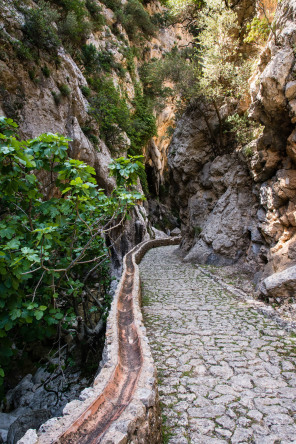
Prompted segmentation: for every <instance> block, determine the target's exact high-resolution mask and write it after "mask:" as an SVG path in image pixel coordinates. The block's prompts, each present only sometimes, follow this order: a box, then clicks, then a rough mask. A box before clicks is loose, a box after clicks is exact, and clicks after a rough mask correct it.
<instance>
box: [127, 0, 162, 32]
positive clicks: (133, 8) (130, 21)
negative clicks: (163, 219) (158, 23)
mask: <svg viewBox="0 0 296 444" xmlns="http://www.w3.org/2000/svg"><path fill="white" fill-rule="evenodd" d="M120 21H121V22H122V25H123V27H124V28H125V30H126V32H127V34H128V36H129V37H130V38H131V39H135V38H136V37H137V32H138V31H142V33H143V34H144V36H145V37H146V38H149V37H152V36H154V35H155V32H156V28H155V25H154V24H153V22H152V20H151V17H150V15H149V14H148V12H147V11H146V10H145V9H144V7H143V5H142V4H141V3H140V2H139V1H138V0H128V2H127V3H126V5H125V8H124V11H123V16H121V20H120Z"/></svg>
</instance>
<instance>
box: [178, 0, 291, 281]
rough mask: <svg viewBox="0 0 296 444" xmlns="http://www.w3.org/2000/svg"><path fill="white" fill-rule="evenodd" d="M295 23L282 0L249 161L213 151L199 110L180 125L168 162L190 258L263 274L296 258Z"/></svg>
mask: <svg viewBox="0 0 296 444" xmlns="http://www.w3.org/2000/svg"><path fill="white" fill-rule="evenodd" d="M295 23H296V2H295V1H283V2H281V3H280V5H279V7H278V11H277V13H276V32H275V35H271V36H270V38H269V41H268V43H267V45H266V47H265V48H264V50H263V52H262V53H261V55H260V60H259V63H258V67H257V71H256V72H255V73H254V75H253V76H252V79H251V83H250V93H251V100H252V102H251V105H250V109H249V114H250V118H252V119H255V120H256V121H257V122H259V123H261V124H262V125H264V132H263V134H262V136H261V137H260V138H259V139H258V140H256V141H254V142H253V144H252V149H253V154H252V156H251V158H246V157H244V156H243V155H242V153H240V152H233V153H232V154H223V155H220V156H218V157H217V156H215V153H213V151H212V150H211V144H210V142H209V137H208V136H206V133H207V131H206V128H205V122H204V120H203V119H202V118H201V116H200V115H199V113H198V111H191V112H190V113H189V112H188V113H187V114H186V115H185V116H183V119H182V121H180V122H179V125H178V127H177V129H176V131H175V134H174V137H173V140H172V143H171V145H170V148H169V167H170V170H171V175H172V177H173V180H174V186H173V187H174V188H173V191H172V195H173V196H176V197H175V201H176V203H177V204H178V205H179V207H180V214H181V219H182V223H183V227H182V228H183V233H184V240H183V245H182V248H183V251H184V254H185V255H186V260H193V261H194V260H195V261H199V262H202V263H216V264H229V263H234V262H236V261H239V262H241V263H243V264H244V265H246V266H247V267H248V268H251V269H253V270H260V271H261V274H260V276H261V279H263V278H264V277H266V276H268V275H271V274H273V273H275V272H280V271H282V270H284V269H286V268H289V267H291V266H292V265H293V264H295V263H296V223H295V216H296V213H295V211H296V130H295V129H294V124H295V123H296V81H295V75H296V63H295V62H296V59H295V50H294V47H295V44H296V24H295ZM210 119H211V126H212V127H213V128H215V125H216V127H217V125H218V122H215V117H214V114H213V115H211V117H210Z"/></svg>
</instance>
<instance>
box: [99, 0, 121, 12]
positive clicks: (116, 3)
mask: <svg viewBox="0 0 296 444" xmlns="http://www.w3.org/2000/svg"><path fill="white" fill-rule="evenodd" d="M103 3H104V5H105V6H107V8H109V9H112V11H118V10H119V9H120V8H121V6H122V5H121V1H120V0H103Z"/></svg>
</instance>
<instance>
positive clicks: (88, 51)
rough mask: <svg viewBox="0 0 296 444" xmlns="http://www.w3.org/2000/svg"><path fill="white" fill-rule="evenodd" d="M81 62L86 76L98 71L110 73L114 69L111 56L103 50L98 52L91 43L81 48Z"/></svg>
mask: <svg viewBox="0 0 296 444" xmlns="http://www.w3.org/2000/svg"><path fill="white" fill-rule="evenodd" d="M81 60H82V63H83V65H84V68H85V72H86V73H87V74H88V75H90V74H94V73H99V72H100V71H105V72H111V69H112V68H115V67H116V65H115V62H114V57H113V55H112V54H111V53H110V52H108V51H105V50H103V51H98V50H97V48H96V47H95V45H93V44H92V43H90V44H89V45H83V46H82V48H81Z"/></svg>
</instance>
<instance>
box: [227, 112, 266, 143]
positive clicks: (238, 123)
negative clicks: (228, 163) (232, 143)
mask: <svg viewBox="0 0 296 444" xmlns="http://www.w3.org/2000/svg"><path fill="white" fill-rule="evenodd" d="M226 124H228V125H230V127H229V130H228V131H229V132H232V133H233V135H234V137H235V139H236V142H237V143H238V144H239V145H241V146H244V145H247V144H248V143H249V142H251V141H252V140H254V139H256V138H258V137H259V136H260V134H261V133H262V131H263V126H262V125H260V124H259V123H257V122H254V121H253V120H251V119H249V118H248V115H247V114H243V115H239V114H233V115H232V116H229V117H228V118H227V119H226Z"/></svg>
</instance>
